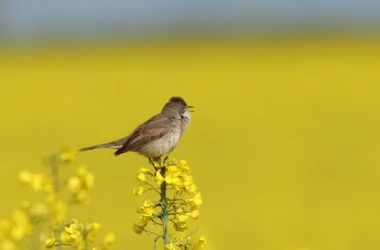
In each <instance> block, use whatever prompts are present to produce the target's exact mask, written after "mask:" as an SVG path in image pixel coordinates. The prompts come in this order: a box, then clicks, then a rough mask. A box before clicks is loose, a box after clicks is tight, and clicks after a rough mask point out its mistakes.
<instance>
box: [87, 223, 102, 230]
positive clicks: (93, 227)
mask: <svg viewBox="0 0 380 250" xmlns="http://www.w3.org/2000/svg"><path fill="white" fill-rule="evenodd" d="M99 228H100V224H99V223H98V222H92V223H90V224H88V225H87V230H88V231H93V232H96V231H98V230H99Z"/></svg>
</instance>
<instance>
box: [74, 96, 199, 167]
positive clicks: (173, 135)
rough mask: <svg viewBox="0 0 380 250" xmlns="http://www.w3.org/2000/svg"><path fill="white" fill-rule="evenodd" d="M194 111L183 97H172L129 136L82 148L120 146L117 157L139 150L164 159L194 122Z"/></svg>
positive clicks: (155, 158) (155, 159)
mask: <svg viewBox="0 0 380 250" xmlns="http://www.w3.org/2000/svg"><path fill="white" fill-rule="evenodd" d="M190 112H194V106H190V105H187V103H186V102H185V100H184V99H183V98H182V97H179V96H173V97H170V99H169V101H167V102H166V104H165V105H164V107H163V108H162V110H161V112H160V113H159V114H156V115H154V116H153V117H151V118H150V119H148V120H147V121H145V122H144V123H142V124H141V125H139V126H138V127H137V128H136V129H135V130H133V131H132V132H131V133H130V134H129V135H128V136H126V137H123V138H121V139H118V140H115V141H111V142H108V143H103V144H99V145H94V146H89V147H84V148H81V149H79V151H88V150H93V149H99V148H109V149H116V151H115V152H114V155H115V156H118V155H121V154H124V153H127V152H135V153H138V154H140V155H142V156H144V157H146V158H148V159H149V160H150V161H152V160H153V161H160V159H161V157H162V156H164V155H167V154H169V153H170V152H172V151H173V150H174V149H175V148H176V147H177V145H178V143H179V141H180V139H181V137H182V135H183V133H184V132H185V130H186V129H187V127H188V125H189V123H190Z"/></svg>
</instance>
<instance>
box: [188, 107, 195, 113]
mask: <svg viewBox="0 0 380 250" xmlns="http://www.w3.org/2000/svg"><path fill="white" fill-rule="evenodd" d="M194 109H195V107H194V106H187V110H188V111H189V112H194Z"/></svg>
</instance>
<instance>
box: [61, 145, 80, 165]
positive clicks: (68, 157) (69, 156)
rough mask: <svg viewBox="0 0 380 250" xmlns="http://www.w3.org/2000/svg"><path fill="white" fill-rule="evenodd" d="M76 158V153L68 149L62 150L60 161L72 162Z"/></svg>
mask: <svg viewBox="0 0 380 250" xmlns="http://www.w3.org/2000/svg"><path fill="white" fill-rule="evenodd" d="M75 157H76V151H74V150H71V149H67V148H66V149H62V150H61V153H60V155H59V159H60V160H61V162H71V161H73V160H74V159H75Z"/></svg>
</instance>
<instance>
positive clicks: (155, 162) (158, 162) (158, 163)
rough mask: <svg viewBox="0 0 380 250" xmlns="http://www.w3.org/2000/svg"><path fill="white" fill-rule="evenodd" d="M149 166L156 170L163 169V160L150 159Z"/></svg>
mask: <svg viewBox="0 0 380 250" xmlns="http://www.w3.org/2000/svg"><path fill="white" fill-rule="evenodd" d="M148 162H149V164H151V165H152V166H153V167H154V168H155V169H158V168H160V167H161V158H149V159H148Z"/></svg>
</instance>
